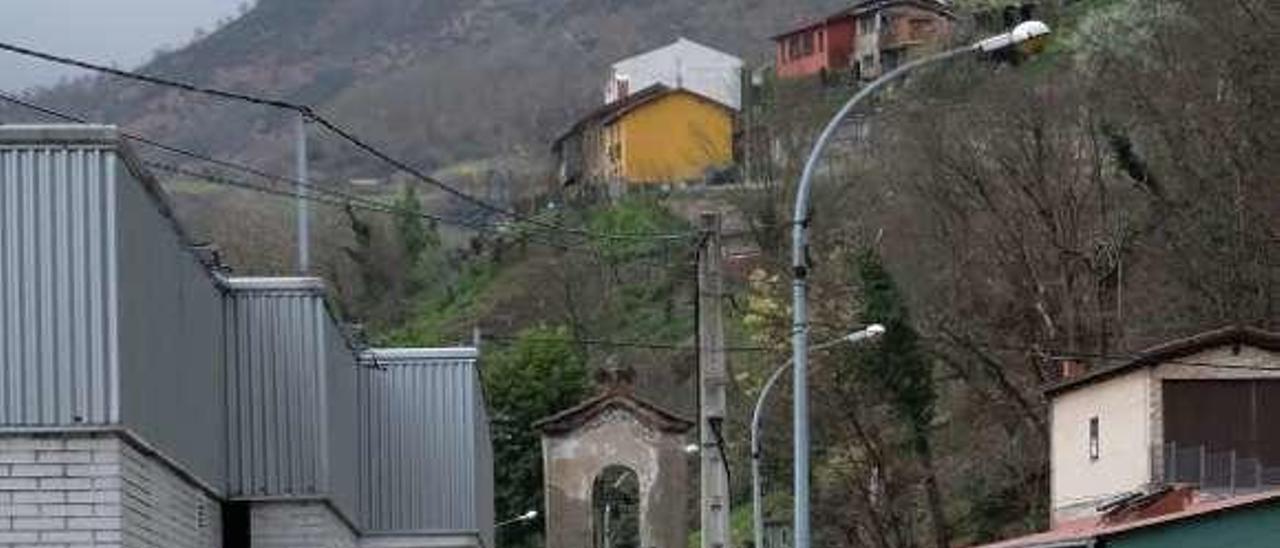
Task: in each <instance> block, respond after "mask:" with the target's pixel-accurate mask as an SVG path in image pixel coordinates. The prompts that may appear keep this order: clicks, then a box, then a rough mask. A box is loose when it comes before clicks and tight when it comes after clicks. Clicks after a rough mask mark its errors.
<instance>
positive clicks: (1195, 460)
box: [1164, 443, 1280, 493]
mask: <svg viewBox="0 0 1280 548" xmlns="http://www.w3.org/2000/svg"><path fill="white" fill-rule="evenodd" d="M1164 479H1165V483H1190V484H1195V485H1197V486H1198V487H1199V488H1200V490H1201V491H1227V492H1231V493H1236V492H1240V491H1257V490H1260V489H1263V488H1268V487H1275V486H1280V467H1272V466H1267V465H1266V463H1263V462H1262V461H1260V460H1258V459H1257V458H1253V457H1246V456H1243V455H1241V454H1239V453H1238V452H1237V451H1234V450H1233V451H1216V452H1214V451H1209V450H1208V449H1207V448H1206V447H1205V446H1203V445H1197V446H1192V447H1179V446H1178V445H1177V444H1175V443H1168V444H1165V446H1164Z"/></svg>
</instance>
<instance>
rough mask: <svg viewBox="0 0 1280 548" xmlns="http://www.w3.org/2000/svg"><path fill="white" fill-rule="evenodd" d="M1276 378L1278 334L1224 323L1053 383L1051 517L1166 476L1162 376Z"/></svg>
mask: <svg viewBox="0 0 1280 548" xmlns="http://www.w3.org/2000/svg"><path fill="white" fill-rule="evenodd" d="M1278 378H1280V334H1275V333H1269V332H1264V331H1259V330H1254V329H1247V328H1224V329H1219V330H1215V331H1210V332H1206V333H1202V334H1199V335H1196V336H1193V337H1188V338H1186V339H1181V340H1176V341H1172V342H1170V343H1166V344H1164V345H1161V346H1159V347H1155V348H1153V349H1150V350H1147V351H1145V352H1142V353H1140V354H1139V355H1138V356H1137V358H1136V359H1135V360H1133V361H1132V362H1130V363H1126V364H1121V365H1119V366H1116V367H1111V368H1105V369H1101V370H1098V371H1094V372H1091V373H1088V374H1085V375H1082V376H1081V378H1078V379H1068V380H1067V381H1066V382H1064V383H1062V384H1061V385H1059V386H1057V387H1052V388H1050V390H1049V391H1048V395H1049V397H1050V400H1051V401H1050V425H1051V430H1052V437H1051V443H1050V462H1051V474H1050V475H1051V505H1052V511H1053V520H1054V521H1055V522H1063V521H1069V520H1073V519H1078V518H1081V517H1087V516H1091V515H1095V514H1096V513H1097V506H1098V504H1100V503H1102V502H1105V501H1107V500H1110V499H1112V498H1114V497H1116V496H1118V495H1121V494H1124V493H1127V492H1133V491H1137V490H1140V489H1142V488H1143V487H1144V486H1148V485H1153V484H1160V483H1163V482H1164V481H1166V478H1164V477H1163V476H1164V451H1163V449H1164V445H1165V442H1166V439H1165V424H1164V416H1165V409H1164V407H1165V404H1164V383H1165V381H1171V380H1205V381H1214V380H1251V379H1278ZM1204 411H1205V413H1210V412H1211V411H1212V410H1207V409H1206V410H1204ZM1091 419H1097V420H1098V425H1099V426H1098V442H1099V454H1098V455H1097V457H1096V458H1091V455H1090V452H1089V443H1090V441H1089V440H1090V432H1089V429H1090V426H1089V424H1090V420H1091Z"/></svg>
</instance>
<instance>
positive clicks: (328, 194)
mask: <svg viewBox="0 0 1280 548" xmlns="http://www.w3.org/2000/svg"><path fill="white" fill-rule="evenodd" d="M0 100H3V101H7V102H10V103H13V104H15V105H18V106H21V107H24V108H27V109H31V110H33V111H36V112H39V113H41V114H44V115H46V116H50V117H53V118H57V119H60V120H64V121H68V122H75V123H80V124H90V123H93V122H91V121H90V120H88V119H86V118H84V117H82V116H77V115H74V114H71V113H67V112H64V111H60V110H57V109H53V108H50V107H46V106H42V105H38V104H35V103H33V102H31V101H27V100H24V99H21V98H18V97H15V96H13V95H10V94H7V93H4V92H0ZM120 135H121V136H122V137H124V138H125V139H128V140H130V141H134V142H137V143H140V144H143V145H146V146H150V147H154V148H157V149H159V150H163V151H165V152H169V153H173V154H177V155H180V156H185V157H188V158H192V159H195V160H199V161H201V162H207V163H210V164H213V165H216V166H219V167H223V168H227V169H231V170H234V171H239V172H241V173H245V174H249V175H253V176H255V177H260V178H263V179H266V180H269V181H276V182H282V183H287V184H290V185H295V186H300V187H303V188H306V189H308V190H310V191H312V192H314V193H316V194H320V195H324V196H317V195H316V194H311V193H307V194H303V195H301V196H300V195H299V194H298V193H297V192H295V191H292V190H281V189H276V188H270V187H264V186H261V185H256V184H253V183H250V182H247V181H244V180H240V179H234V178H231V177H226V176H222V175H217V174H213V173H208V172H197V171H194V170H190V169H185V168H182V167H179V166H174V165H171V164H165V163H160V162H146V164H147V166H148V167H150V168H152V169H156V170H159V171H164V172H167V173H172V174H178V175H183V176H187V177H192V178H196V179H200V180H203V181H206V182H209V183H213V184H218V185H222V186H229V187H234V188H239V189H242V190H250V191H255V192H261V193H265V194H271V195H275V196H280V197H289V198H301V199H305V200H310V201H313V202H316V203H321V204H325V205H330V206H334V207H344V206H347V205H350V206H352V207H354V208H356V209H360V210H362V211H370V212H374V213H383V214H389V215H406V214H407V215H414V216H418V217H420V218H422V219H424V220H428V221H432V222H438V223H441V224H446V225H450V226H454V227H457V228H462V229H466V230H471V231H475V232H480V233H489V234H498V235H511V233H510V232H507V231H505V230H504V228H507V226H505V225H493V224H488V223H483V222H478V221H467V220H462V219H454V218H447V217H443V216H440V215H435V214H431V213H427V212H422V211H412V210H408V209H405V208H404V207H402V206H398V205H396V204H390V203H386V202H381V201H378V200H372V199H369V198H365V197H362V196H357V195H354V194H350V193H346V192H341V191H338V190H334V189H331V188H328V187H325V186H318V185H315V184H313V183H304V182H301V181H298V180H296V179H294V178H291V177H286V176H283V175H277V174H274V173H269V172H266V171H263V170H260V169H257V168H254V167H251V166H247V165H244V164H239V163H236V162H231V161H227V160H222V159H218V158H214V157H212V156H209V155H207V154H201V153H199V152H195V151H192V150H189V149H185V148H182V147H178V146H176V145H171V144H167V143H163V142H160V141H157V140H154V139H151V138H149V137H146V136H143V135H139V134H136V133H132V132H128V131H121V132H120ZM522 228H523V231H521V232H519V233H517V234H516V235H517V236H519V237H521V238H523V241H527V242H529V243H532V244H535V245H540V246H544V247H551V248H555V249H558V250H561V251H566V252H576V253H580V254H584V255H591V256H598V255H599V252H598V250H596V249H594V248H592V247H590V244H586V245H570V244H566V243H564V242H561V241H557V240H556V239H555V238H554V237H552V236H551V234H549V233H546V232H545V231H542V232H530V231H529V230H531V228H530V227H522ZM664 251H665V250H664ZM663 254H666V253H663ZM651 255H656V253H654V254H649V255H646V256H644V257H636V259H647V258H650V256H651ZM649 264H650V265H653V263H649ZM659 266H662V265H659Z"/></svg>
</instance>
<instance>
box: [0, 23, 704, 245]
mask: <svg viewBox="0 0 1280 548" xmlns="http://www.w3.org/2000/svg"><path fill="white" fill-rule="evenodd" d="M0 50H5V51H9V52H11V53H16V54H19V55H24V56H28V57H34V58H37V59H41V60H44V61H48V62H52V63H58V64H63V65H69V66H73V67H78V68H82V69H85V70H90V71H94V72H100V73H104V74H109V75H112V76H115V77H118V78H123V79H127V80H134V81H138V82H144V83H148V84H152V85H157V86H164V87H170V88H174V89H180V90H183V91H187V92H190V93H197V94H203V95H208V96H212V97H217V98H221V99H225V100H230V101H240V102H246V103H250V104H255V105H263V106H269V107H273V108H278V109H283V110H290V111H294V112H297V113H298V114H300V115H302V116H304V117H305V118H307V119H309V120H311V121H312V122H314V123H316V124H318V125H320V126H321V127H323V128H325V129H327V130H328V131H330V132H331V133H333V134H334V135H337V136H338V137H339V138H341V139H342V140H344V141H346V142H348V143H350V144H351V145H353V146H355V147H356V148H359V149H360V150H363V151H364V152H366V153H368V154H370V155H372V156H373V157H375V158H377V159H378V160H381V161H382V162H384V163H386V164H387V165H389V166H392V167H394V168H396V169H397V170H400V171H403V172H405V173H408V174H410V175H411V176H413V177H414V178H415V179H417V180H419V181H421V182H423V183H426V184H428V185H430V186H433V187H435V188H438V189H440V190H443V191H444V192H446V193H448V194H450V195H452V196H454V197H457V198H459V199H461V200H463V201H466V202H468V203H471V204H473V205H476V206H478V207H480V208H482V209H485V210H488V211H491V212H493V213H498V214H501V215H504V216H506V217H509V218H511V219H513V220H518V221H522V222H525V223H528V224H531V225H536V226H540V227H542V228H545V229H548V230H555V231H560V232H564V233H568V234H574V235H576V236H580V237H586V238H600V239H609V240H632V239H636V240H650V239H653V240H683V239H688V238H690V237H692V236H693V233H599V232H593V231H590V230H584V229H580V228H575V227H568V226H564V225H560V224H557V223H551V222H547V221H543V220H541V219H538V218H536V217H532V216H526V215H521V214H519V213H517V212H515V211H512V210H509V209H507V208H504V207H502V206H499V205H496V204H492V203H490V202H487V201H485V200H482V199H480V198H477V197H475V196H472V195H471V194H468V193H466V192H464V191H462V190H460V189H458V188H456V187H453V186H451V185H449V184H448V183H445V182H443V181H440V180H439V179H436V178H434V177H431V176H430V175H427V174H426V173H424V172H422V171H421V170H419V169H418V168H415V167H413V166H411V165H409V164H408V163H406V162H403V161H400V160H398V159H396V158H395V157H393V156H391V155H390V154H388V153H386V152H384V151H383V150H381V149H379V148H378V147H376V146H374V145H372V144H369V143H368V142H367V141H365V140H363V139H361V138H359V137H358V136H356V135H355V134H354V132H352V131H350V130H348V129H346V128H344V127H342V126H341V125H339V124H337V123H336V122H333V121H331V120H329V119H328V118H325V117H324V116H322V115H320V114H319V113H318V112H316V111H315V110H314V109H313V108H312V107H310V106H308V105H304V104H299V103H294V102H290V101H285V100H282V99H277V98H267V97H261V96H257V95H252V94H248V93H243V92H234V91H227V90H223V89H218V88H213V87H207V86H198V85H195V84H191V83H188V82H182V81H178V80H174V79H170V78H161V77H157V76H150V75H146V74H141V73H137V72H132V71H126V70H120V69H117V68H112V67H108V66H104V65H99V64H96V63H90V62H88V61H83V60H79V59H74V58H71V57H66V56H61V55H54V54H52V53H47V52H43V51H37V50H34V49H31V48H26V47H22V46H18V45H15V44H10V43H6V42H0Z"/></svg>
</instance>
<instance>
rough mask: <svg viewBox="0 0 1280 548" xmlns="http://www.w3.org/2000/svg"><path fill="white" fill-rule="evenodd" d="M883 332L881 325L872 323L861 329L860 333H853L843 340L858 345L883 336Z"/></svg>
mask: <svg viewBox="0 0 1280 548" xmlns="http://www.w3.org/2000/svg"><path fill="white" fill-rule="evenodd" d="M884 331H885V329H884V326H883V325H880V324H878V323H873V324H871V325H868V326H867V327H865V328H863V329H862V330H861V331H855V332H853V333H850V334H848V335H846V336H845V338H844V340H846V341H848V342H851V343H859V342H862V341H866V340H871V339H875V338H877V337H879V336H881V335H884Z"/></svg>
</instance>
